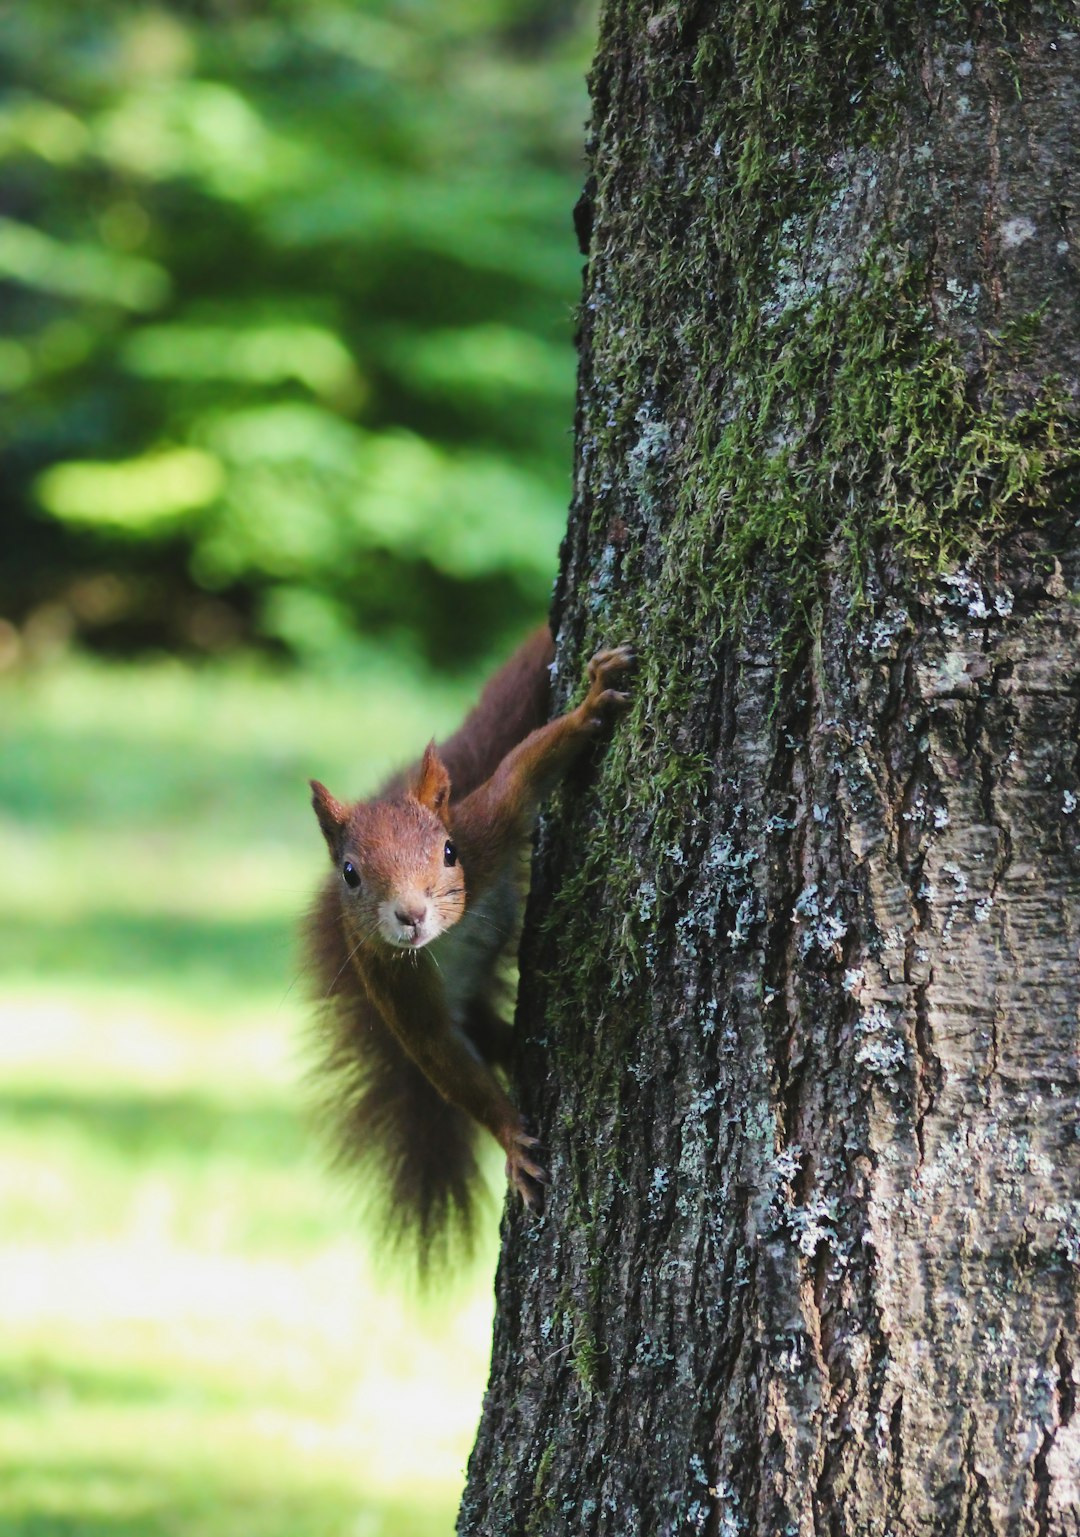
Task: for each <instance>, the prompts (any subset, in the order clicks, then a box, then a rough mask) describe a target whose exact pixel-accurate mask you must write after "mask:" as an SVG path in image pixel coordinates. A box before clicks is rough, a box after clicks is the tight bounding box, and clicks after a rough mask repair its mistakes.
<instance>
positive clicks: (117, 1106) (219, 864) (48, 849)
mask: <svg viewBox="0 0 1080 1537" xmlns="http://www.w3.org/2000/svg"><path fill="white" fill-rule="evenodd" d="M464 702H465V694H464V693H463V692H462V691H461V690H455V689H452V688H449V687H446V688H443V689H441V690H436V689H434V688H433V687H432V686H431V685H430V684H425V682H424V680H422V679H421V678H419V677H418V676H416V675H413V674H410V673H408V672H407V671H404V670H401V669H399V670H398V671H396V672H394V671H392V670H390V669H389V668H386V669H384V670H382V671H376V672H373V673H372V674H371V675H367V676H365V677H364V678H362V679H357V680H355V681H353V682H352V683H348V682H345V681H327V680H323V681H319V680H316V679H313V678H311V677H308V676H299V677H297V676H293V677H276V676H273V675H270V674H266V673H263V672H258V671H245V670H244V669H243V668H240V667H237V666H232V667H230V668H228V669H221V670H209V671H202V672H198V673H196V672H192V671H188V670H185V669H183V668H181V667H179V666H177V665H176V664H175V663H168V662H161V663H154V664H144V665H139V666H125V667H104V666H96V665H91V664H89V663H87V662H73V661H69V662H65V663H63V664H61V665H58V666H57V667H55V668H52V669H49V670H47V671H44V672H41V673H38V674H35V675H24V676H20V677H18V678H9V679H5V680H3V682H2V683H0V871H2V872H3V875H2V878H0V1467H2V1468H3V1470H4V1473H3V1477H2V1478H0V1534H2V1537H76V1534H78V1537H126V1534H132V1537H134V1534H139V1537H158V1534H161V1537H166V1534H168V1537H172V1534H177V1537H179V1534H181V1533H182V1534H184V1537H189V1534H199V1537H202V1534H205V1537H308V1534H310V1537H316V1534H317V1537H337V1534H340V1537H379V1534H383V1533H385V1534H391V1533H393V1534H394V1537H441V1534H449V1533H450V1532H451V1531H452V1529H453V1519H454V1512H455V1508H456V1504H457V1499H458V1495H459V1492H460V1488H461V1484H462V1480H463V1474H464V1465H465V1459H466V1457H467V1455H468V1451H469V1447H470V1444H471V1440H472V1434H473V1428H474V1426H475V1422H476V1418H477V1416H478V1413H479V1408H480V1399H481V1394H482V1391H483V1385H484V1380H485V1374H486V1368H487V1355H488V1340H489V1334H490V1307H491V1305H490V1292H491V1286H490V1274H491V1268H492V1264H493V1259H494V1241H495V1220H496V1215H497V1211H496V1206H497V1203H496V1201H495V1200H494V1199H493V1200H492V1202H491V1224H490V1231H489V1234H488V1241H487V1242H486V1244H485V1246H484V1248H483V1253H482V1254H481V1255H480V1256H479V1258H478V1260H477V1263H476V1265H475V1266H474V1267H473V1268H472V1269H471V1270H470V1272H469V1273H468V1274H467V1275H464V1276H459V1277H456V1278H454V1280H453V1282H452V1283H448V1284H447V1286H446V1287H444V1288H441V1289H440V1291H439V1292H438V1294H437V1295H433V1296H430V1297H419V1296H417V1294H416V1292H415V1289H414V1287H413V1286H412V1285H411V1283H410V1281H409V1279H408V1278H407V1277H403V1276H400V1275H397V1276H395V1275H393V1274H385V1273H383V1271H382V1270H381V1269H380V1266H379V1263H378V1255H377V1254H374V1253H372V1252H371V1251H370V1250H369V1248H368V1247H367V1245H366V1243H365V1237H364V1234H363V1231H362V1228H361V1226H360V1223H359V1221H358V1219H357V1218H356V1216H355V1213H354V1211H353V1209H352V1205H351V1201H350V1196H349V1192H348V1191H347V1190H346V1189H345V1188H343V1187H342V1185H341V1184H340V1183H338V1182H337V1181H335V1180H334V1179H333V1178H332V1177H331V1176H330V1175H329V1174H327V1173H326V1171H325V1168H324V1165H323V1161H322V1156H321V1152H320V1149H319V1147H318V1145H317V1138H316V1137H315V1136H314V1134H313V1131H312V1128H311V1127H310V1125H308V1124H306V1117H305V1103H304V1090H303V1075H304V1059H303V1037H304V1019H305V1002H304V983H303V977H302V975H301V966H300V962H299V959H298V957H297V954H296V950H295V947H294V943H293V934H294V930H295V926H296V921H297V918H298V916H299V914H300V913H301V912H302V911H303V908H304V906H305V904H306V902H307V899H308V896H309V894H310V891H311V889H312V887H313V885H314V884H315V882H316V881H317V879H318V877H319V875H320V874H321V872H322V869H323V859H324V855H323V853H322V849H321V846H320V840H319V836H318V832H317V829H316V827H315V824H314V819H313V817H312V815H311V812H310V809H309V807H308V804H307V790H306V784H305V781H306V779H307V777H308V776H309V775H310V774H315V775H317V776H318V777H320V778H323V779H325V780H326V782H327V783H328V784H330V785H331V787H332V788H333V789H334V790H335V791H336V792H337V793H339V794H341V795H349V794H358V793H362V792H363V791H364V790H365V789H367V788H370V787H372V786H373V785H374V784H375V783H377V781H378V778H379V775H380V774H381V773H382V772H383V771H384V770H385V769H386V768H387V767H388V766H389V765H391V764H394V763H398V762H400V761H403V760H405V759H408V758H409V757H410V756H412V755H413V754H414V753H415V752H416V751H418V749H419V748H420V747H421V746H422V745H423V743H424V742H425V741H426V740H427V738H428V737H429V736H430V735H431V734H432V733H433V732H438V731H442V730H445V729H446V728H447V727H448V726H449V725H450V724H451V723H452V722H453V721H454V720H455V718H456V717H457V716H458V714H459V713H460V710H461V707H462V705H463V703H464ZM495 1188H496V1190H497V1188H498V1187H497V1185H496V1186H495Z"/></svg>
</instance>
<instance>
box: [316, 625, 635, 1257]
mask: <svg viewBox="0 0 1080 1537" xmlns="http://www.w3.org/2000/svg"><path fill="white" fill-rule="evenodd" d="M553 656H554V647H553V645H552V641H551V636H550V634H549V632H548V630H547V628H546V627H544V628H542V629H540V630H537V631H535V632H534V633H533V634H532V635H531V636H530V637H529V638H528V639H527V640H526V641H525V642H524V644H523V645H522V646H520V647H519V649H518V650H517V651H516V652H515V653H514V655H513V656H512V657H511V658H510V660H509V661H508V662H507V663H505V665H504V666H503V667H502V668H500V670H499V671H498V672H497V673H496V674H495V675H494V677H493V678H491V680H490V681H489V682H488V684H487V686H486V688H485V689H484V691H483V693H482V695H481V698H480V700H479V702H478V704H477V705H476V707H475V708H474V709H473V710H472V712H471V713H470V714H469V715H468V717H467V718H466V720H465V722H464V724H463V725H462V726H461V727H460V729H459V730H458V731H457V732H456V733H455V734H454V735H453V736H452V737H450V738H449V740H448V741H446V742H445V743H443V744H442V746H441V747H438V748H437V747H436V745H435V743H434V742H433V741H432V742H430V743H429V744H428V746H427V748H426V750H425V752H424V754H423V757H422V759H421V761H420V763H419V765H418V766H417V767H415V768H414V769H413V771H412V772H411V773H407V774H402V775H398V776H395V778H393V779H391V780H390V782H389V783H388V784H386V785H384V786H383V788H382V790H381V791H380V793H379V794H378V795H377V796H376V797H375V798H374V799H372V800H364V801H358V802H355V803H353V804H351V805H346V804H343V803H342V802H340V801H337V800H335V799H334V797H333V796H332V795H331V794H330V792H329V790H327V789H326V787H325V786H324V785H322V784H320V783H319V781H318V780H314V779H313V780H311V781H310V783H311V799H312V806H313V807H314V810H315V815H316V817H317V818H318V822H319V826H320V828H321V829H322V833H323V837H324V838H325V839H326V844H327V848H328V849H329V852H330V859H331V863H332V865H333V871H332V873H331V874H330V875H329V876H328V878H327V879H326V881H325V883H324V885H323V886H322V888H321V890H320V892H319V895H318V898H317V902H316V905H315V908H314V910H313V912H312V914H311V918H310V921H309V924H308V931H307V945H308V952H309V955H310V958H311V960H312V962H313V970H314V974H315V977H316V979H317V982H318V986H319V990H320V992H321V994H322V1000H323V1007H322V1023H323V1026H324V1029H323V1037H322V1054H323V1062H322V1067H323V1070H324V1073H325V1078H326V1083H327V1087H328V1092H327V1095H326V1103H327V1107H328V1108H329V1110H330V1111H331V1113H332V1116H333V1119H334V1121H335V1122H336V1123H337V1125H336V1129H337V1134H338V1137H337V1140H338V1151H339V1156H340V1157H341V1158H342V1159H343V1160H344V1161H347V1162H348V1163H356V1164H359V1165H360V1166H361V1167H362V1168H363V1169H364V1170H365V1172H367V1173H369V1174H370V1175H371V1176H373V1178H370V1179H369V1180H368V1182H367V1183H368V1188H369V1190H370V1191H371V1192H372V1193H373V1194H375V1195H376V1198H379V1197H381V1199H382V1200H383V1202H384V1203H385V1204H384V1210H383V1216H384V1218H385V1224H384V1226H385V1229H386V1234H387V1238H388V1239H389V1240H390V1241H391V1243H394V1242H397V1243H401V1242H403V1241H404V1242H407V1241H408V1240H409V1239H410V1237H411V1238H413V1239H415V1241H416V1245H417V1250H418V1256H419V1259H420V1262H421V1268H424V1267H425V1266H426V1264H427V1262H428V1261H429V1260H430V1259H431V1258H432V1256H433V1254H434V1252H435V1249H436V1247H437V1246H438V1244H439V1243H440V1242H445V1241H446V1240H447V1238H448V1236H449V1233H450V1231H451V1230H452V1229H460V1230H461V1232H462V1233H463V1235H464V1236H465V1237H466V1239H467V1238H468V1237H469V1236H471V1232H472V1218H473V1214H474V1199H475V1193H476V1191H477V1188H478V1174H479V1170H478V1166H477V1156H476V1146H475V1144H476V1136H475V1133H476V1131H477V1129H478V1128H481V1127H482V1128H484V1129H485V1130H487V1131H488V1132H490V1134H491V1135H492V1136H493V1137H494V1138H495V1139H496V1141H497V1142H498V1143H499V1144H500V1146H501V1147H502V1149H503V1151H504V1153H505V1154H506V1173H507V1178H508V1180H509V1182H510V1185H511V1186H512V1187H513V1188H514V1189H515V1190H516V1191H517V1193H518V1194H519V1195H520V1197H521V1199H522V1201H523V1202H524V1204H525V1205H526V1206H527V1207H528V1208H530V1209H531V1210H533V1211H537V1212H539V1211H542V1209H543V1201H544V1187H545V1185H546V1184H547V1183H548V1175H547V1171H546V1170H545V1168H544V1167H543V1165H542V1163H541V1162H540V1158H541V1156H542V1153H541V1150H540V1144H539V1142H538V1141H537V1139H536V1138H535V1137H533V1136H531V1135H530V1134H529V1132H528V1129H527V1128H526V1125H525V1122H524V1120H523V1119H522V1116H521V1115H520V1114H519V1112H518V1110H517V1108H516V1107H515V1105H514V1103H513V1101H512V1100H511V1099H510V1097H509V1095H508V1094H507V1093H506V1091H505V1089H504V1088H503V1086H502V1084H501V1083H500V1081H499V1078H498V1077H497V1076H496V1073H497V1072H500V1071H502V1072H505V1070H506V1069H507V1068H508V1066H509V1061H510V1046H511V1041H512V1038H513V1032H512V1029H511V1027H510V1025H509V1024H508V1023H507V1022H506V1021H505V1019H504V1018H503V1017H502V1015H501V1013H500V1011H499V1007H498V990H499V962H500V959H501V958H502V956H503V955H504V952H505V951H506V949H507V946H508V944H509V943H510V941H511V939H512V938H513V937H514V935H515V933H516V919H517V908H518V905H519V886H520V884H521V881H520V872H521V869H522V865H523V858H522V856H523V854H524V853H525V850H526V845H527V841H528V838H529V835H530V833H531V830H532V827H533V823H534V821H535V818H536V814H537V812H538V810H539V807H540V802H541V801H542V800H543V799H544V797H545V796H546V795H547V794H548V792H549V791H550V790H551V789H552V788H553V787H554V785H555V783H556V782H557V781H558V779H559V778H560V777H561V776H562V775H563V774H564V773H565V772H566V770H567V769H568V768H569V767H570V765H571V763H572V762H573V761H574V759H575V758H576V757H577V756H578V754H579V753H580V752H581V751H582V749H583V748H584V747H585V746H586V745H587V744H588V743H589V742H591V741H592V740H594V739H595V737H596V735H597V732H598V731H599V729H600V728H601V727H602V726H603V725H604V723H605V722H606V721H607V720H608V719H609V718H610V717H611V716H612V715H613V714H615V713H616V712H617V711H619V710H621V709H623V708H624V707H625V706H626V704H627V702H628V698H629V696H628V694H627V693H625V692H623V691H621V690H620V689H618V688H616V687H613V686H612V685H613V684H614V683H617V682H618V681H619V679H620V676H621V674H623V673H624V672H625V671H626V670H627V669H628V668H629V667H630V666H631V664H632V662H633V660H634V658H633V653H632V652H631V650H630V648H629V647H627V646H619V647H616V648H615V649H614V650H608V651H599V652H597V653H596V655H595V656H594V657H593V658H592V660H591V661H590V662H589V665H588V683H589V687H588V692H587V693H586V695H585V698H584V699H583V700H582V702H581V703H580V704H579V705H578V706H577V707H576V708H575V709H572V710H570V711H568V712H567V713H566V714H565V715H561V716H559V717H558V718H557V719H555V720H553V721H550V722H549V721H548V714H549V703H550V702H549V693H550V664H551V662H552V659H553Z"/></svg>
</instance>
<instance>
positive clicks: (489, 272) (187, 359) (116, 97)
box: [0, 0, 591, 661]
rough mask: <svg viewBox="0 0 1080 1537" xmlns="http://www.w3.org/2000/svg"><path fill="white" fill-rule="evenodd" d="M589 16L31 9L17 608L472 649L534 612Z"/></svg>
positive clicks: (202, 635) (12, 169)
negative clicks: (465, 623)
mask: <svg viewBox="0 0 1080 1537" xmlns="http://www.w3.org/2000/svg"><path fill="white" fill-rule="evenodd" d="M590 22H591V17H590V14H589V11H588V7H587V6H583V5H581V4H578V3H576V0H575V3H564V4H561V5H555V6H548V5H545V6H540V5H537V4H530V5H526V6H522V5H521V4H520V3H514V0H439V3H438V4H434V3H427V4H420V3H416V0H413V3H409V0H374V3H371V4H368V5H366V6H365V7H364V9H363V10H362V11H359V10H357V8H355V7H354V6H352V5H348V4H335V3H332V0H329V3H304V0H286V3H282V4H276V5H273V6H271V7H268V8H267V7H249V6H246V5H243V4H226V3H224V0H219V3H204V4H188V5H183V4H174V5H172V6H168V7H166V6H160V7H132V6H130V5H125V4H113V5H108V4H103V5H99V6H95V7H75V6H71V5H70V4H69V3H67V0H42V3H40V4H36V5H34V6H32V7H18V8H16V7H6V8H5V14H4V26H3V30H2V36H0V71H2V76H3V79H4V81H5V89H4V93H3V96H2V98H0V283H2V285H3V294H4V301H5V315H6V317H7V318H6V325H5V334H4V336H3V338H2V339H0V441H2V443H3V450H4V458H5V470H6V473H5V482H4V484H5V490H4V509H3V519H4V528H5V539H4V558H3V562H2V566H0V614H3V615H6V616H7V617H8V618H10V619H13V620H14V621H15V622H16V623H25V622H26V621H28V620H30V622H31V623H32V625H38V626H41V625H44V626H45V627H46V628H48V625H49V624H52V625H53V626H54V627H60V628H66V629H71V628H74V629H75V630H77V631H78V632H79V633H80V634H81V635H83V636H85V637H87V638H88V639H92V640H93V641H94V642H95V643H96V644H99V645H106V646H110V647H116V646H120V647H131V646H138V645H143V644H152V645H167V646H180V647H189V646H192V647H195V648H214V647H216V646H219V645H222V644H224V643H227V642H229V641H232V640H236V639H243V638H255V639H261V640H267V641H271V642H279V643H283V644H284V645H285V646H286V647H288V648H290V649H291V650H293V651H294V652H297V653H301V654H305V653H312V652H314V653H316V654H319V655H321V656H324V657H325V656H328V655H337V656H343V655H344V656H347V655H348V654H349V653H350V637H351V636H354V635H357V634H364V633H366V634H368V635H372V634H376V635H381V636H382V638H383V639H384V640H386V639H387V638H389V637H390V636H391V635H393V636H394V637H395V638H396V639H398V640H404V641H406V642H408V643H412V642H415V643H416V644H418V645H419V647H420V648H421V649H422V650H423V651H424V652H425V653H426V654H427V655H428V656H430V657H432V658H434V659H436V660H439V661H454V660H457V659H459V657H461V656H462V653H464V652H467V651H469V650H471V651H472V652H474V653H476V652H483V651H486V650H488V649H490V648H491V647H492V646H493V645H494V644H496V643H498V641H499V639H500V632H501V631H502V630H503V629H504V628H505V629H507V630H520V628H521V627H522V625H523V624H524V623H527V622H528V621H529V620H530V619H531V618H532V617H534V616H538V615H539V614H540V613H542V611H543V608H544V605H545V603H546V599H547V594H548V591H549V587H550V578H551V575H552V573H553V570H554V566H555V558H556V549H557V543H558V539H559V536H560V533H561V530H562V527H563V524H564V521H565V503H566V498H567V485H568V479H569V436H568V427H569V422H570V416H571V409H572V407H571V402H572V390H573V354H572V350H571V347H570V329H571V322H570V313H571V305H572V302H573V299H574V296H575V293H576V289H577V284H578V258H577V255H576V252H575V249H574V244H573V234H572V229H571V224H570V210H571V208H572V206H573V203H574V200H575V198H576V195H577V190H578V185H579V181H580V176H579V173H578V170H577V159H578V155H579V145H580V140H581V123H582V119H583V117H584V113H585V92H584V83H583V78H582V77H583V73H584V64H585V62H586V59H587V53H588V39H589V35H590V31H591V27H590ZM463 604H464V605H467V609H468V613H469V618H470V622H469V630H468V634H467V635H466V634H463V633H462V626H461V624H460V615H461V612H462V606H463Z"/></svg>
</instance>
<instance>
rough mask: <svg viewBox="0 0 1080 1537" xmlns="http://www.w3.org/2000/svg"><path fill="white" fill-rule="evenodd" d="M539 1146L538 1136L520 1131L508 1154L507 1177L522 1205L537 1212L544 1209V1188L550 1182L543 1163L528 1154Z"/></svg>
mask: <svg viewBox="0 0 1080 1537" xmlns="http://www.w3.org/2000/svg"><path fill="white" fill-rule="evenodd" d="M538 1147H540V1141H539V1139H538V1138H536V1137H530V1136H529V1135H528V1134H527V1133H526V1132H518V1133H517V1135H516V1136H515V1137H514V1141H513V1146H512V1147H511V1148H510V1150H509V1151H508V1152H507V1155H506V1177H507V1179H508V1180H509V1181H510V1183H511V1185H513V1187H514V1189H515V1190H516V1191H517V1193H518V1195H519V1196H520V1197H521V1201H522V1205H523V1206H526V1207H528V1209H529V1211H532V1212H536V1213H537V1214H539V1213H541V1212H542V1211H543V1209H544V1189H545V1186H547V1185H548V1184H549V1183H550V1176H549V1174H548V1172H547V1170H546V1169H545V1168H544V1167H543V1165H541V1164H539V1163H537V1162H536V1161H535V1159H533V1158H530V1157H529V1156H528V1154H529V1152H531V1151H532V1149H534V1148H538Z"/></svg>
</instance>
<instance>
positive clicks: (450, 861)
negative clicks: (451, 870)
mask: <svg viewBox="0 0 1080 1537" xmlns="http://www.w3.org/2000/svg"><path fill="white" fill-rule="evenodd" d="M442 857H443V864H444V865H456V864H457V849H456V848H455V847H454V845H453V844H452V843H451V842H450V840H449V838H448V839H447V840H446V843H445V845H444V847H443V851H442Z"/></svg>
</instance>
